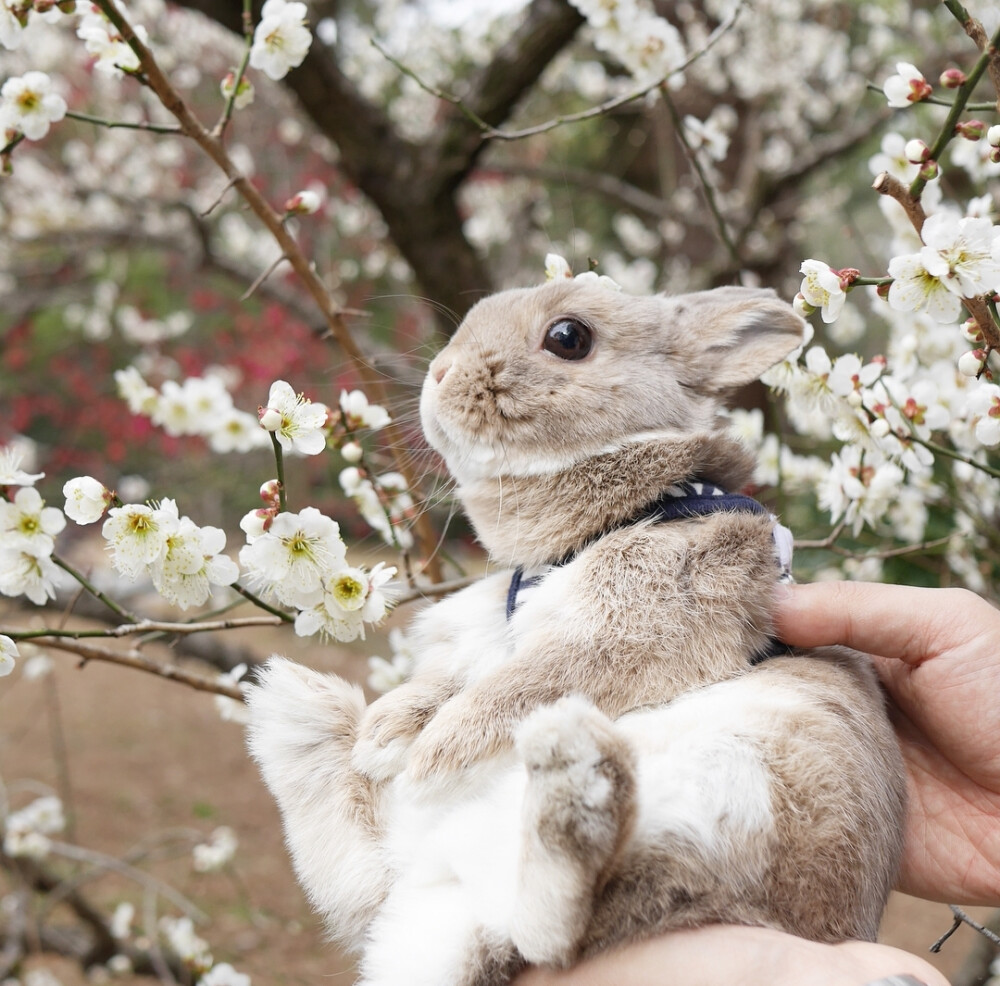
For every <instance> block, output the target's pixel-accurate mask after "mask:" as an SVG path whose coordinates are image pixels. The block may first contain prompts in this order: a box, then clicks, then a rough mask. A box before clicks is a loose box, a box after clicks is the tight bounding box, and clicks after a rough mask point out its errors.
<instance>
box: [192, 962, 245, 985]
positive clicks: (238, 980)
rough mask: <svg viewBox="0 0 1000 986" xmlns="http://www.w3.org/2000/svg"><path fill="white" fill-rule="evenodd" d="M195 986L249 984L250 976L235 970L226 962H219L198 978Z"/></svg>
mask: <svg viewBox="0 0 1000 986" xmlns="http://www.w3.org/2000/svg"><path fill="white" fill-rule="evenodd" d="M197 986H250V977H249V976H248V975H247V974H246V973H245V972H237V971H236V970H235V969H234V968H233V967H232V966H231V965H230V964H229V963H228V962H220V963H219V964H218V965H214V966H212V968H211V969H209V970H208V972H206V973H205V975H204V976H202V977H201V979H199V980H198V984H197Z"/></svg>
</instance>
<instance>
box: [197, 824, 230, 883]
mask: <svg viewBox="0 0 1000 986" xmlns="http://www.w3.org/2000/svg"><path fill="white" fill-rule="evenodd" d="M238 845H239V842H238V840H237V838H236V833H235V832H234V831H233V830H232V829H231V828H230V827H229V826H228V825H220V826H219V827H218V828H217V829H215V831H214V832H212V835H211V838H210V839H209V841H208V842H200V843H198V845H196V846H195V847H194V849H192V851H191V854H192V857H193V865H194V868H195V870H196V871H197V872H198V873H213V872H215V871H217V870H221V869H223V867H225V866H226V864H227V863H229V862H230V860H231V859H232V858H233V856H234V855H235V854H236V849H237V846H238Z"/></svg>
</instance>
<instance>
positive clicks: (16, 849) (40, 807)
mask: <svg viewBox="0 0 1000 986" xmlns="http://www.w3.org/2000/svg"><path fill="white" fill-rule="evenodd" d="M65 827H66V816H65V815H64V813H63V806H62V802H61V801H60V800H59V798H57V797H56V796H55V795H53V794H48V795H45V796H44V797H41V798H36V799H35V800H34V801H32V802H31V804H29V805H28V806H27V807H25V808H22V809H20V811H15V812H11V813H10V814H9V815H8V816H7V819H6V821H5V823H4V840H3V850H4V852H5V853H7V855H8V856H14V857H27V858H30V859H43V858H44V857H45V856H47V855H48V854H49V851H50V849H51V847H52V841H51V839H50V838H49V836H52V835H57V834H58V833H59V832H61V831H62V830H63V829H64V828H65Z"/></svg>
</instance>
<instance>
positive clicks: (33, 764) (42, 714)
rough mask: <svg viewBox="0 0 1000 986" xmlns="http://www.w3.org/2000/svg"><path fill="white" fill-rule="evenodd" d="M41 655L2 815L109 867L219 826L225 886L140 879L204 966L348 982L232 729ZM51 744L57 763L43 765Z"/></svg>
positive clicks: (928, 918)
mask: <svg viewBox="0 0 1000 986" xmlns="http://www.w3.org/2000/svg"><path fill="white" fill-rule="evenodd" d="M10 615H11V614H10V613H9V612H8V613H7V614H4V613H3V611H2V610H0V624H7V625H12V623H13V621H12V620H11V618H10ZM244 640H245V641H248V642H250V641H252V643H253V646H254V647H255V648H259V649H260V650H261V651H262V652H267V651H269V650H271V649H279V648H280V649H282V650H283V651H284V652H286V653H288V654H289V656H292V657H298V658H299V659H303V660H307V661H308V662H309V663H312V664H313V666H317V667H319V668H321V669H322V670H337V671H339V672H341V673H347V674H349V675H350V676H353V677H361V676H363V675H364V671H365V669H364V661H363V657H362V655H364V654H366V653H379V652H380V649H381V652H382V653H383V654H385V653H386V648H385V647H384V645H383V643H382V641H381V639H378V640H374V641H369V643H368V644H367V645H365V644H362V645H360V647H359V648H356V649H355V653H354V654H353V656H352V654H351V653H350V652H344V651H334V650H318V649H317V648H316V647H315V646H313V647H309V648H307V647H305V646H303V645H302V643H301V642H300V641H297V640H296V639H295V638H294V637H292V636H291V635H287V636H286V635H284V634H282V635H280V636H277V635H271V634H270V632H269V631H268V632H266V633H263V634H261V633H259V632H255V633H253V634H244ZM52 657H53V659H54V661H55V663H56V670H55V672H54V674H53V675H51V676H50V677H49V678H46V679H41V680H39V681H29V680H25V679H24V678H22V677H21V675H20V674H19V673H17V672H16V673H15V674H14V675H13V676H11V677H9V678H6V679H4V681H3V683H2V685H0V778H2V780H3V782H4V784H5V785H6V786H7V789H8V792H9V794H10V796H11V800H12V801H13V802H14V805H15V807H16V806H17V805H19V804H21V803H23V802H25V801H26V800H30V797H31V791H29V790H26V789H24V785H25V783H26V782H41V783H43V784H46V785H49V786H51V787H53V788H55V789H56V790H59V791H68V792H69V801H70V804H71V807H72V815H73V819H74V823H75V828H74V832H73V838H74V839H75V840H76V841H77V842H78V844H80V845H83V846H87V847H90V848H92V849H96V850H99V851H102V852H106V853H109V854H112V855H119V856H120V855H122V854H123V853H124V852H125V851H127V850H128V849H129V848H130V847H133V846H136V845H137V844H140V843H143V842H145V841H146V840H149V839H150V838H151V837H154V836H156V835H157V834H164V833H170V832H173V831H176V830H186V831H191V830H193V831H194V832H196V833H200V834H201V835H202V837H206V838H207V836H208V835H209V834H210V833H211V831H212V830H213V829H214V828H215V827H216V826H219V825H228V826H231V827H232V828H233V829H234V830H235V831H236V833H237V836H238V838H239V850H238V852H237V855H236V858H235V862H234V865H233V874H232V875H227V874H225V873H223V874H199V873H196V872H194V871H193V868H192V865H191V856H190V852H189V851H184V852H182V853H180V854H179V855H176V856H174V857H173V858H171V859H167V860H162V861H158V862H155V863H153V864H151V865H149V866H148V867H147V869H148V871H149V872H151V873H153V874H155V875H156V876H157V877H159V878H161V879H163V880H166V881H168V882H169V883H171V884H172V885H173V886H174V887H176V888H177V889H178V890H180V891H181V892H182V893H183V894H185V895H186V896H187V897H188V898H189V899H190V900H192V901H193V902H195V903H196V904H197V905H198V907H200V908H201V909H202V910H204V911H205V912H206V913H207V914H208V915H209V916H210V920H209V921H208V922H207V923H206V924H205V925H203V926H202V927H201V928H200V931H199V933H200V934H201V935H202V936H203V937H205V938H206V939H207V940H208V941H209V943H210V945H211V948H212V951H213V954H214V955H215V958H216V961H228V962H231V963H232V964H233V965H234V966H235V967H236V968H237V969H238V970H239V971H241V972H245V973H248V974H250V976H251V977H252V981H253V983H254V986H285V984H288V986H292V984H295V986H300V984H301V986H307V984H308V986H318V984H320V983H329V982H334V983H344V984H347V983H350V982H352V981H353V974H352V969H351V965H350V962H349V961H347V960H345V959H344V958H343V957H342V956H341V955H339V954H338V953H337V952H336V951H335V950H334V949H333V948H332V947H331V946H330V945H328V944H327V943H326V942H324V940H323V936H322V933H321V929H320V928H319V926H318V923H317V922H316V920H315V919H314V918H313V917H312V915H311V914H310V912H309V910H308V908H307V906H306V904H305V902H304V900H303V898H302V895H301V893H300V891H299V890H298V887H297V885H296V883H295V881H294V878H293V876H292V873H291V867H290V865H289V862H288V859H287V856H286V854H285V851H284V848H283V845H282V839H281V832H280V826H279V819H278V814H277V811H276V810H275V808H274V805H273V803H272V801H271V799H270V796H269V795H268V793H267V791H266V790H265V788H264V787H263V785H262V783H261V781H260V780H259V778H258V775H257V772H256V769H255V768H254V766H253V764H251V763H250V761H249V760H248V758H247V756H246V753H245V750H244V746H243V736H242V728H241V727H240V726H238V725H235V724H233V723H231V722H224V721H222V719H221V718H220V716H219V715H218V713H217V711H216V708H215V705H214V702H213V699H212V698H211V697H210V696H207V695H204V694H201V693H197V692H193V691H191V690H189V689H187V688H185V687H184V686H181V685H176V684H173V683H170V682H167V681H164V680H161V679H157V678H154V677H152V676H149V675H146V674H143V673H141V672H137V671H132V670H129V669H124V668H119V667H112V666H108V665H99V664H97V663H91V664H89V665H88V666H86V667H85V668H78V667H77V666H76V663H75V659H74V658H73V657H71V656H70V655H67V654H62V653H56V652H53V654H52ZM60 734H61V736H62V737H63V739H62V740H60V738H59V737H60ZM61 743H64V746H65V756H64V757H63V756H60V755H57V751H58V750H59V749H60V744H61ZM4 879H5V878H4V877H3V876H0V888H2V886H3V881H4ZM86 891H87V893H89V894H91V895H92V896H93V897H94V899H95V900H97V901H99V902H101V903H103V904H108V905H112V906H113V905H114V904H116V903H118V902H120V901H131V902H132V903H134V904H135V905H136V910H137V912H139V913H140V914H141V913H142V906H143V894H142V891H141V890H140V889H139V888H138V887H137V886H136V885H135V884H134V883H131V882H130V881H128V880H125V879H123V878H121V877H119V876H116V875H113V874H108V875H105V876H104V877H102V878H101V879H99V880H97V881H95V882H94V883H91V884H88V885H87V887H86ZM2 892H6V891H4V890H2V889H0V893H2ZM167 910H169V909H168V908H163V912H166V911H167ZM977 913H978V914H979V915H980V916H982V915H983V914H984V913H985V912H982V911H980V912H977ZM950 925H951V916H950V912H949V911H948V909H947V908H946V907H945V906H944V905H941V904H928V903H926V902H923V901H916V900H913V899H912V898H905V897H902V896H897V897H896V898H894V899H893V901H892V903H891V906H890V908H889V911H888V914H887V916H886V919H885V922H884V931H883V939H884V940H885V941H887V942H891V943H892V944H896V945H899V946H901V947H903V948H906V949H909V950H911V951H914V952H918V953H926V950H927V947H928V946H929V944H930V943H931V942H933V941H934V940H935V939H936V938H937V937H938V936H939V935H941V934H942V933H943V932H945V931H946V930H947V929H948V928H949V927H950ZM974 937H975V936H974V933H973V932H971V931H970V930H969V929H966V928H963V929H962V930H961V931H959V933H958V934H956V935H955V937H954V938H952V939H951V940H950V941H949V942H948V943H947V944H946V945H945V947H944V949H943V951H942V952H941V954H940V955H938V956H932V957H931V961H932V962H934V963H935V964H936V965H938V967H939V968H941V969H942V970H943V971H944V972H945V974H946V975H951V974H952V973H953V972H954V971H955V969H956V968H957V967H958V965H959V964H960V963H961V961H962V959H963V958H964V957H965V955H966V953H967V952H968V950H969V947H970V945H971V943H972V941H973V939H974ZM40 964H42V965H44V966H46V967H47V968H49V969H51V970H52V971H53V972H55V973H56V974H57V975H58V977H59V978H60V980H61V981H62V982H63V983H64V984H65V986H77V984H81V986H82V984H83V983H84V982H86V980H85V978H84V977H83V976H81V975H80V973H79V972H78V971H77V970H75V969H74V968H72V967H71V966H69V965H68V964H61V963H57V962H53V961H52V960H51V959H46V960H44V962H42V963H40ZM115 981H116V982H119V983H122V984H123V986H129V984H132V983H135V984H136V986H139V984H140V983H141V984H143V986H145V984H148V983H149V982H150V980H149V979H140V978H138V977H130V976H125V977H122V978H118V979H116V980H115Z"/></svg>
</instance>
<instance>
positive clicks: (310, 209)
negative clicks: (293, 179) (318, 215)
mask: <svg viewBox="0 0 1000 986" xmlns="http://www.w3.org/2000/svg"><path fill="white" fill-rule="evenodd" d="M319 207H320V200H319V196H318V195H317V194H316V193H315V192H313V191H311V190H310V189H308V188H307V189H303V190H302V191H301V192H296V193H295V194H294V195H293V196H292V197H291V198H290V199H289V200H288V201H287V202H286V203H285V212H295V213H298V214H299V215H302V216H311V215H312V214H313V213H314V212H318V211H319Z"/></svg>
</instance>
